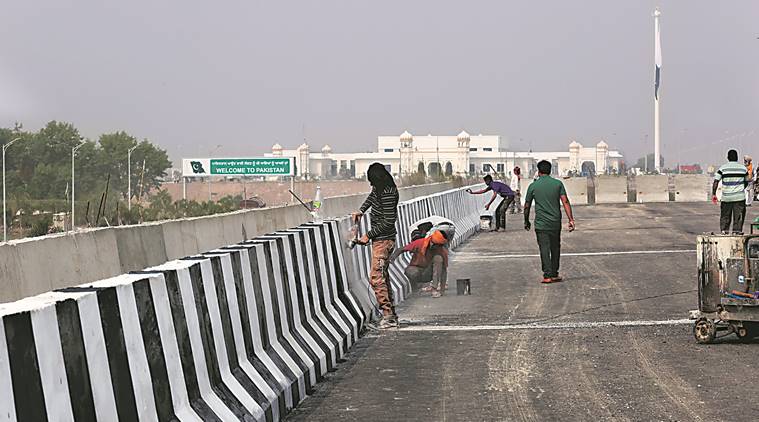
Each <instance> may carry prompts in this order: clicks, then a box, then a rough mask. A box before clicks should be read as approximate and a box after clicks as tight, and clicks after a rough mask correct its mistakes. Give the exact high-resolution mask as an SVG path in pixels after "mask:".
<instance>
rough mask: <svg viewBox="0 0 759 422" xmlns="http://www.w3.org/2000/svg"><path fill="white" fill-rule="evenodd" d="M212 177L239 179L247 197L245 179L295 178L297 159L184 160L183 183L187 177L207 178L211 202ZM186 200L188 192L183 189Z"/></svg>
mask: <svg viewBox="0 0 759 422" xmlns="http://www.w3.org/2000/svg"><path fill="white" fill-rule="evenodd" d="M212 176H227V177H239V178H241V179H242V181H243V195H245V191H246V188H245V178H246V177H250V176H259V177H286V176H289V177H290V178H291V182H290V183H291V184H292V183H293V182H292V179H294V177H295V159H294V158H293V157H252V158H250V157H248V158H184V159H182V182H183V183H184V181H185V180H186V178H187V177H207V178H208V182H209V185H208V186H209V189H208V195H209V201H210V200H211V189H210V186H211V185H210V182H211V177H212ZM183 196H185V198H186V190H185V189H184V188H183ZM243 199H247V198H243Z"/></svg>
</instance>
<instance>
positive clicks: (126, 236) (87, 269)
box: [0, 183, 452, 303]
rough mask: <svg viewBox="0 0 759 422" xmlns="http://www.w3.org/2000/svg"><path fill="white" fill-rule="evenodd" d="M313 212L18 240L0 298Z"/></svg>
mask: <svg viewBox="0 0 759 422" xmlns="http://www.w3.org/2000/svg"><path fill="white" fill-rule="evenodd" d="M451 186H452V184H451V183H437V184H431V185H420V186H411V187H406V188H401V189H399V193H400V196H401V199H402V200H409V199H412V198H415V197H420V196H425V195H428V194H431V193H434V192H439V191H443V190H447V189H450V188H451ZM365 198H366V194H360V195H350V196H343V197H337V198H327V199H325V201H324V203H325V210H324V211H325V216H329V217H337V216H343V215H346V214H348V213H350V212H351V211H354V210H356V209H358V207H359V206H360V205H361V204H362V203H363V201H364V199H365ZM310 220H311V215H310V214H309V213H308V212H307V211H306V210H305V209H304V208H303V207H302V206H300V205H297V206H296V205H293V206H285V207H277V208H264V209H255V210H245V211H237V212H232V213H227V214H219V215H212V216H205V217H196V218H183V219H179V220H172V221H162V222H154V223H147V224H142V225H136V226H121V227H113V228H97V229H86V230H81V231H78V232H76V233H75V234H57V235H50V236H44V237H38V238H33V239H22V240H15V241H11V242H8V243H7V244H2V245H0V303H2V302H8V301H13V300H18V299H20V298H23V297H27V296H31V295H35V294H39V293H42V292H45V291H48V290H52V289H58V288H63V287H68V286H72V285H77V284H80V283H86V282H92V281H95V280H101V279H104V278H107V277H113V276H116V275H118V274H121V273H124V272H128V271H135V270H140V269H142V268H145V267H149V266H154V265H159V264H161V263H164V262H166V261H167V260H172V259H178V258H181V257H184V256H188V255H193V254H198V253H201V252H204V251H208V250H211V249H215V248H219V247H222V246H224V245H230V244H233V243H237V242H240V241H243V240H247V239H251V238H253V237H255V236H257V235H262V234H266V233H273V232H275V231H277V230H284V229H287V228H289V227H295V226H298V225H300V224H303V223H305V222H307V221H310Z"/></svg>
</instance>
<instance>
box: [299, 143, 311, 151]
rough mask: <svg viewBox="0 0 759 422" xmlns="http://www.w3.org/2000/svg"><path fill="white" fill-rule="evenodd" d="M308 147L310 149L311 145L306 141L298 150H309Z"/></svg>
mask: <svg viewBox="0 0 759 422" xmlns="http://www.w3.org/2000/svg"><path fill="white" fill-rule="evenodd" d="M308 149H309V146H308V144H307V143H305V142H304V143H302V144H300V146H299V147H298V151H308Z"/></svg>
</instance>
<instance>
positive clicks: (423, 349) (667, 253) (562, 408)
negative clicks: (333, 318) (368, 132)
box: [289, 203, 759, 421]
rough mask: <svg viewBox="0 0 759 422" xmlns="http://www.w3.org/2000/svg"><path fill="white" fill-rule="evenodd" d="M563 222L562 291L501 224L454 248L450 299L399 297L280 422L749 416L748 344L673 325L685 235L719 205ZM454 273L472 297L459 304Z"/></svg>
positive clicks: (755, 357)
mask: <svg viewBox="0 0 759 422" xmlns="http://www.w3.org/2000/svg"><path fill="white" fill-rule="evenodd" d="M754 208H756V207H754ZM756 211H759V210H755V211H754V212H749V216H747V221H751V219H753V217H755V216H756V215H757V214H759V213H758V212H756ZM575 214H576V219H577V231H576V232H574V233H566V232H564V233H563V238H562V241H563V249H562V251H563V253H564V255H563V257H562V265H561V273H562V274H563V275H564V276H565V278H566V280H565V282H563V283H559V284H552V285H541V284H540V283H539V281H540V278H541V273H540V270H539V269H540V259H539V258H538V257H537V252H538V250H537V243H536V241H535V237H534V236H535V235H534V233H533V232H525V231H524V230H523V228H522V216H521V215H518V216H513V217H512V216H510V217H509V218H510V221H509V222H508V230H507V231H506V232H505V233H504V232H500V233H481V234H479V235H477V236H476V237H474V238H473V239H472V240H471V241H469V242H468V243H467V244H465V245H463V246H462V247H460V248H459V249H458V250H457V251H456V253H455V254H454V255H453V258H452V261H451V267H450V274H449V283H450V284H449V290H448V295H447V296H446V297H443V298H441V299H432V298H430V297H420V296H416V295H415V296H414V297H412V298H410V299H409V300H407V301H406V302H405V303H404V304H403V305H402V306H401V307H400V308H399V315H400V317H401V321H402V323H403V328H401V329H399V330H394V331H388V332H382V333H380V334H378V335H376V334H370V335H367V336H365V337H364V338H362V339H361V341H359V343H358V344H357V345H356V346H355V347H354V349H353V350H352V352H351V354H350V355H349V358H348V361H347V362H345V363H343V364H342V365H341V367H340V368H339V369H338V370H337V371H336V372H335V373H333V374H331V375H330V376H329V377H328V378H327V380H326V381H325V382H324V383H322V384H319V385H318V386H317V391H316V392H315V394H314V395H313V396H311V397H309V398H308V399H306V400H305V401H304V402H303V403H302V404H301V405H300V406H299V407H298V408H297V409H296V410H295V411H294V412H293V413H292V414H291V416H290V417H289V420H291V421H357V420H358V421H369V420H391V421H401V420H404V421H405V420H409V421H410V420H413V421H496V420H499V421H500V420H514V421H540V420H563V421H572V420H576V421H589V420H593V421H597V420H615V421H616V420H619V421H625V420H629V421H641V420H678V421H689V420H693V421H715V420H732V421H738V420H745V421H749V420H756V419H757V417H758V416H757V415H759V401H757V400H755V397H754V395H755V390H756V386H757V385H759V341H755V342H753V343H748V344H743V343H741V342H739V341H738V340H737V338H736V337H735V336H730V337H726V338H724V339H722V340H720V341H718V343H717V344H712V345H699V344H696V342H695V340H694V338H693V335H692V333H691V328H692V324H691V323H690V322H689V321H684V319H686V318H687V316H688V311H689V310H690V309H695V308H696V300H697V293H696V290H695V289H696V266H695V261H696V260H695V236H696V235H697V234H700V233H702V232H704V231H712V230H717V229H718V214H719V211H718V207H717V206H714V205H711V204H707V203H700V204H675V203H669V204H648V205H644V204H624V205H600V206H588V207H576V209H575ZM746 230H748V224H746ZM460 277H469V278H471V279H472V293H473V295H472V296H456V294H455V293H456V292H455V280H456V278H460ZM614 322H616V324H614Z"/></svg>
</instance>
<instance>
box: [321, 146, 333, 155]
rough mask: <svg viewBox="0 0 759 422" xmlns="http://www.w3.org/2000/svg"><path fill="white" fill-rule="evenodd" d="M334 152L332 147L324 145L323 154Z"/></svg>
mask: <svg viewBox="0 0 759 422" xmlns="http://www.w3.org/2000/svg"><path fill="white" fill-rule="evenodd" d="M331 152H332V147H331V146H329V145H324V146H323V147H322V154H329V153H331Z"/></svg>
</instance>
